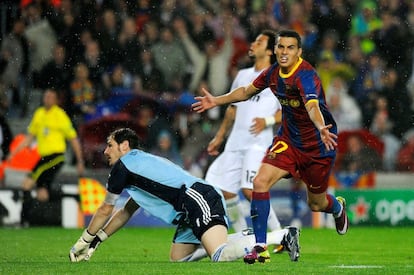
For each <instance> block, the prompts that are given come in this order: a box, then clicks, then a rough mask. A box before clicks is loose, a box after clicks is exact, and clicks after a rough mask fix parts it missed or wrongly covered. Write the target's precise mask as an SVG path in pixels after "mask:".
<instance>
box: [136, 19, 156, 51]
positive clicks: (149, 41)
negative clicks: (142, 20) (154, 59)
mask: <svg viewBox="0 0 414 275" xmlns="http://www.w3.org/2000/svg"><path fill="white" fill-rule="evenodd" d="M159 39H160V34H159V26H158V23H157V22H156V21H148V22H147V23H146V24H145V25H144V26H143V30H142V31H141V32H138V40H139V41H140V43H141V45H144V46H145V48H149V47H151V46H152V45H155V43H157V42H158V41H159Z"/></svg>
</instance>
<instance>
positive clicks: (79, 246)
mask: <svg viewBox="0 0 414 275" xmlns="http://www.w3.org/2000/svg"><path fill="white" fill-rule="evenodd" d="M94 238H95V235H91V234H89V232H88V230H86V229H85V230H84V231H83V233H82V236H81V237H80V238H79V240H78V241H77V242H76V243H75V244H74V245H73V246H72V248H71V249H70V251H69V260H70V261H71V262H80V261H82V260H84V259H85V257H86V255H87V252H88V248H89V245H90V244H91V242H92V241H93V239H94Z"/></svg>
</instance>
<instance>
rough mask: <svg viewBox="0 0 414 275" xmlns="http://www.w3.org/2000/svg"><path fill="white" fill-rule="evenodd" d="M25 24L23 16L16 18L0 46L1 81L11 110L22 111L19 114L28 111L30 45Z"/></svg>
mask: <svg viewBox="0 0 414 275" xmlns="http://www.w3.org/2000/svg"><path fill="white" fill-rule="evenodd" d="M24 30H25V24H24V21H23V20H22V19H21V18H16V19H15V21H14V22H13V28H12V30H11V32H10V33H8V34H7V36H5V37H4V38H3V39H2V41H1V48H0V64H3V66H1V65H0V67H3V69H2V68H0V81H1V82H2V83H3V84H4V85H5V86H6V87H5V88H6V90H7V91H5V92H7V97H8V102H9V103H10V104H11V106H12V108H11V109H10V111H11V112H13V113H15V109H16V108H17V109H19V110H20V111H21V113H20V114H18V115H25V113H26V111H27V98H26V96H27V90H26V89H28V88H29V87H27V84H28V82H27V80H26V79H27V78H28V77H29V75H28V71H29V46H28V41H27V39H26V38H25V37H24V35H23V34H24Z"/></svg>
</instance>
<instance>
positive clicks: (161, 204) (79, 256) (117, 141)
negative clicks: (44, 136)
mask: <svg viewBox="0 0 414 275" xmlns="http://www.w3.org/2000/svg"><path fill="white" fill-rule="evenodd" d="M104 154H105V156H106V158H107V159H108V163H109V165H111V166H112V169H111V172H110V174H109V177H108V182H107V185H106V186H107V194H106V197H105V200H104V202H103V203H102V205H101V206H100V207H99V208H98V209H97V211H96V213H95V214H94V216H93V217H92V219H91V222H90V223H89V225H88V228H87V229H86V230H84V232H83V233H82V236H81V237H80V238H79V240H78V241H77V242H76V243H75V244H74V245H73V247H72V248H71V250H70V252H69V259H70V260H71V261H72V262H79V261H82V260H89V259H90V257H91V256H92V254H93V253H94V252H95V250H96V248H97V247H98V245H99V244H100V243H101V242H102V241H104V240H106V239H107V238H108V236H111V235H112V234H113V233H115V232H116V231H117V230H118V229H119V228H121V227H122V226H123V225H124V224H126V223H127V221H128V220H129V219H130V218H131V216H132V215H133V214H134V212H135V211H136V210H137V209H138V208H139V207H142V208H143V209H145V210H146V211H148V212H149V213H151V214H152V215H153V216H155V217H158V218H160V219H161V220H163V221H165V222H166V223H169V224H172V225H176V226H177V230H176V232H175V235H174V239H173V244H172V246H171V251H170V259H171V261H195V260H198V259H201V258H203V257H205V256H209V257H210V258H211V260H212V261H214V262H220V261H233V260H236V259H239V258H241V257H243V255H244V254H245V249H252V247H253V246H254V244H255V240H254V236H253V235H245V234H241V233H239V234H235V235H234V234H233V235H230V236H227V226H228V224H227V217H226V211H225V206H224V198H223V195H222V194H221V192H220V190H218V189H216V188H215V187H214V186H212V185H210V184H208V183H207V182H206V181H204V180H202V179H200V178H197V177H194V176H192V175H191V174H189V173H188V172H187V171H185V170H183V169H182V168H181V167H179V166H178V165H176V164H173V163H172V162H170V161H168V160H167V159H165V158H162V157H158V156H155V155H152V154H149V153H146V152H144V151H142V150H140V149H139V139H138V136H137V135H136V133H135V132H134V131H133V130H131V129H129V128H121V129H118V130H115V131H114V132H112V133H111V134H110V135H109V137H108V139H107V146H106V148H105V151H104ZM124 189H125V190H126V191H127V192H128V194H129V195H130V197H129V199H128V200H127V201H126V203H125V205H124V207H123V208H121V209H119V210H118V211H116V212H115V213H114V214H113V210H114V206H115V203H116V201H117V199H118V198H119V197H120V195H121V192H122V191H123V190H124ZM297 232H298V229H297V228H294V227H289V228H285V229H282V230H278V231H273V232H270V233H268V234H267V237H268V238H269V239H270V240H269V242H270V243H272V244H282V245H283V246H284V247H285V248H286V249H287V250H288V251H294V250H295V247H298V240H297V236H298V233H297ZM265 234H266V232H265ZM200 244H201V246H200Z"/></svg>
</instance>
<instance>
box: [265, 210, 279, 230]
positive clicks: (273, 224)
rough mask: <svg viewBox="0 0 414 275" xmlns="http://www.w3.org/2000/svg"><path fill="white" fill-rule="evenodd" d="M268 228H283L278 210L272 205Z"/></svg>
mask: <svg viewBox="0 0 414 275" xmlns="http://www.w3.org/2000/svg"><path fill="white" fill-rule="evenodd" d="M267 228H269V229H270V231H274V230H279V229H281V228H282V226H281V225H280V221H279V219H278V218H277V216H276V212H275V210H274V209H273V207H272V206H270V211H269V218H268V219H267Z"/></svg>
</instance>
